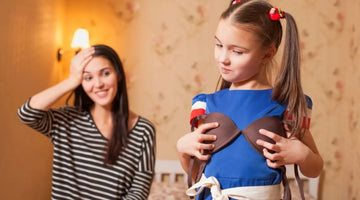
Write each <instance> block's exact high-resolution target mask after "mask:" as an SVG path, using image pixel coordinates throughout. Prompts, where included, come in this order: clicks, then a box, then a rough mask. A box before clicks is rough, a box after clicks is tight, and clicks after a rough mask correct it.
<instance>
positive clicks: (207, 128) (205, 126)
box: [197, 122, 219, 133]
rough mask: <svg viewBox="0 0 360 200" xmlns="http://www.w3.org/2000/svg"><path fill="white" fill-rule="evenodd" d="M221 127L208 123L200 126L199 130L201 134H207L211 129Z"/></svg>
mask: <svg viewBox="0 0 360 200" xmlns="http://www.w3.org/2000/svg"><path fill="white" fill-rule="evenodd" d="M218 126H219V123H217V122H212V123H206V124H202V125H200V126H199V128H198V129H197V130H199V131H200V132H201V133H204V132H206V131H207V130H209V129H213V128H216V127H218Z"/></svg>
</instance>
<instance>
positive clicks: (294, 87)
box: [273, 13, 307, 138]
mask: <svg viewBox="0 0 360 200" xmlns="http://www.w3.org/2000/svg"><path fill="white" fill-rule="evenodd" d="M285 18H286V32H285V46H284V52H283V57H282V62H281V66H280V69H279V73H278V75H277V77H276V80H275V85H274V91H273V99H276V100H277V101H279V102H283V103H287V112H286V113H287V114H286V115H285V116H284V120H285V121H291V124H290V125H291V132H292V133H293V135H295V136H297V137H298V138H301V137H302V134H303V132H304V128H303V119H304V117H307V103H306V99H305V96H304V93H303V90H302V87H301V78H300V77H301V76H300V48H299V36H298V30H297V26H296V23H295V20H294V18H293V17H292V16H291V15H290V14H289V13H285ZM306 121H307V120H306Z"/></svg>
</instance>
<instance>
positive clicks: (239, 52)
mask: <svg viewBox="0 0 360 200" xmlns="http://www.w3.org/2000/svg"><path fill="white" fill-rule="evenodd" d="M233 52H234V53H235V54H237V55H242V54H243V52H242V51H238V50H233Z"/></svg>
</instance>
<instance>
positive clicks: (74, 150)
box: [18, 45, 155, 199]
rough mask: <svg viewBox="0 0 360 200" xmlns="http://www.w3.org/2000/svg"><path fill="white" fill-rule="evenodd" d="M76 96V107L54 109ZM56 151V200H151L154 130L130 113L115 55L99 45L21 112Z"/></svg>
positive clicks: (82, 54)
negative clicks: (67, 95)
mask: <svg viewBox="0 0 360 200" xmlns="http://www.w3.org/2000/svg"><path fill="white" fill-rule="evenodd" d="M72 90H74V93H75V99H74V106H63V107H61V108H58V109H52V108H51V106H52V105H53V104H54V103H55V102H56V101H58V100H59V99H60V98H61V97H62V96H64V95H65V94H67V93H68V92H70V91H72ZM18 115H19V117H20V119H21V120H22V122H23V123H24V124H27V125H29V126H30V127H32V128H34V129H36V130H37V131H40V132H41V133H43V134H44V135H46V136H47V137H49V139H50V140H51V142H52V143H53V145H54V154H53V173H52V192H51V196H52V199H147V196H148V194H149V190H150V186H151V182H152V179H153V175H154V164H155V129H154V127H153V125H152V123H151V122H150V121H148V120H147V119H145V118H143V117H141V116H138V115H137V114H135V113H133V112H131V111H129V108H128V97H127V91H126V80H125V74H124V70H123V68H122V64H121V61H120V59H119V57H118V55H117V54H116V52H115V51H114V50H113V49H112V48H110V47H108V46H105V45H96V46H93V47H90V48H88V49H85V50H83V51H81V52H79V53H78V54H77V55H76V56H75V57H74V58H73V59H72V61H71V65H70V76H69V77H68V78H67V79H65V80H63V81H62V82H60V83H58V84H57V85H55V86H53V87H50V88H48V89H46V90H44V91H42V92H40V93H38V94H35V95H34V96H32V97H31V98H30V99H29V100H27V102H26V103H25V104H24V105H23V106H22V107H21V108H19V110H18Z"/></svg>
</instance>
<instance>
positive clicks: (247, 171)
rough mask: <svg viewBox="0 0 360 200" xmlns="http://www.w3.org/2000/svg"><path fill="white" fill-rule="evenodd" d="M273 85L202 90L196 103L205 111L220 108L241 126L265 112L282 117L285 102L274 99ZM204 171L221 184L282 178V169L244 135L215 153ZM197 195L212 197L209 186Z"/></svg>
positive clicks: (274, 181)
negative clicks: (272, 165) (268, 161)
mask: <svg viewBox="0 0 360 200" xmlns="http://www.w3.org/2000/svg"><path fill="white" fill-rule="evenodd" d="M271 93H272V89H267V90H229V89H223V90H221V91H218V92H216V93H214V94H199V95H197V96H195V97H194V98H193V105H194V104H195V103H196V102H201V103H202V105H206V108H205V112H206V113H211V112H220V113H223V114H225V115H227V116H228V117H230V118H231V119H232V120H233V121H234V123H235V124H236V125H237V127H238V128H239V129H240V130H243V129H244V128H245V127H247V126H248V125H249V124H250V123H252V122H253V121H255V120H257V119H259V118H261V117H264V116H277V117H278V118H279V119H282V118H283V114H284V112H285V110H286V105H281V104H279V103H278V102H276V101H273V100H272V99H271ZM204 174H205V176H206V177H210V176H214V177H216V178H217V179H218V181H219V182H220V185H221V188H222V189H226V188H233V187H241V186H259V185H275V184H279V183H280V182H281V180H282V174H281V171H280V170H277V169H272V168H269V167H268V166H267V164H266V159H265V158H264V157H263V156H262V155H260V154H259V153H258V152H256V151H255V150H254V149H253V148H252V147H251V145H250V144H249V143H248V142H247V141H246V139H245V137H244V136H243V135H240V136H238V137H237V138H236V139H235V140H234V141H233V142H232V143H230V144H229V145H228V146H227V147H225V148H223V149H222V150H220V151H218V152H216V153H214V154H213V155H212V157H211V160H210V161H209V162H208V164H207V166H206V168H205V171H204ZM197 199H208V200H211V199H212V198H211V194H210V190H209V189H208V188H206V189H204V190H203V192H202V193H201V194H200V195H198V197H197Z"/></svg>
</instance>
